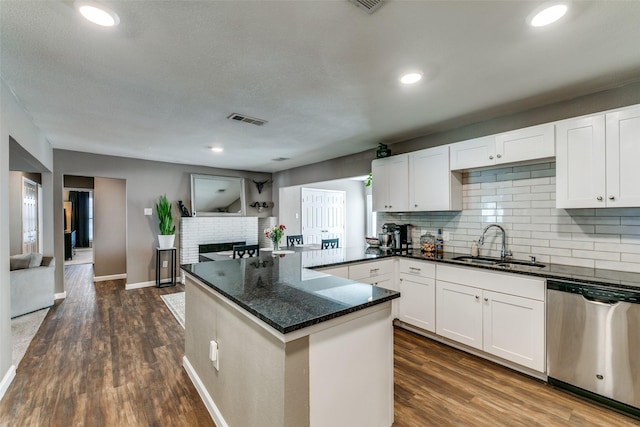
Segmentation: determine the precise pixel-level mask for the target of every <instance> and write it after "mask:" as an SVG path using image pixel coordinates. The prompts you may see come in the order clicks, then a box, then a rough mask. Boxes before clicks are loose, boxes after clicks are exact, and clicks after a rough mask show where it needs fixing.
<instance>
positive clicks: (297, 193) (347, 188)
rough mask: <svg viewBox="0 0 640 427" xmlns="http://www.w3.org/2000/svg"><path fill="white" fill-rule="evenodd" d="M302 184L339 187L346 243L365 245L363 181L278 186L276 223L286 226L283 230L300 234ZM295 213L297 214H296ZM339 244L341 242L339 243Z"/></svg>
mask: <svg viewBox="0 0 640 427" xmlns="http://www.w3.org/2000/svg"><path fill="white" fill-rule="evenodd" d="M302 188H311V189H315V190H339V191H344V192H345V201H346V206H345V237H346V246H358V245H362V246H363V245H365V242H364V236H365V231H366V207H367V204H366V197H365V194H366V191H365V186H364V182H363V181H358V180H354V179H340V180H336V181H326V182H318V183H313V184H306V185H296V186H292V187H286V188H280V189H279V191H280V197H279V199H280V207H279V212H280V217H279V218H280V223H281V224H284V225H285V226H286V227H287V234H302V233H301V228H302V225H301V224H302V199H301V194H302ZM296 214H298V215H297V218H296ZM341 245H342V243H341Z"/></svg>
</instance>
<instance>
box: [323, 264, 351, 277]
mask: <svg viewBox="0 0 640 427" xmlns="http://www.w3.org/2000/svg"><path fill="white" fill-rule="evenodd" d="M315 271H321V272H323V273H326V274H331V275H333V276H337V277H342V278H344V279H348V278H349V267H347V266H344V267H327V268H318V269H317V270H315Z"/></svg>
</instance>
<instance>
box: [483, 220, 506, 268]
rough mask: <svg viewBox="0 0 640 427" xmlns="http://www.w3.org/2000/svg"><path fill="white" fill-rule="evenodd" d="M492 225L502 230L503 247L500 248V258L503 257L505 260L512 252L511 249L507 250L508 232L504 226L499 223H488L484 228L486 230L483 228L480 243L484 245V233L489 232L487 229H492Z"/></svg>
mask: <svg viewBox="0 0 640 427" xmlns="http://www.w3.org/2000/svg"><path fill="white" fill-rule="evenodd" d="M491 227H497V228H499V229H500V231H501V232H502V247H501V248H500V258H502V259H503V260H504V259H506V258H507V257H510V256H511V255H512V253H511V251H508V252H507V248H506V246H505V241H506V240H507V233H506V232H505V231H504V228H502V227H501V226H499V225H498V224H489V225H487V226H486V227H485V228H484V230H482V235H481V236H480V238H479V239H478V244H479V245H480V246H482V245H484V235H485V233H486V232H487V230H488V229H490V228H491Z"/></svg>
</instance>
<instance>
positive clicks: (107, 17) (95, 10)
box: [75, 1, 120, 27]
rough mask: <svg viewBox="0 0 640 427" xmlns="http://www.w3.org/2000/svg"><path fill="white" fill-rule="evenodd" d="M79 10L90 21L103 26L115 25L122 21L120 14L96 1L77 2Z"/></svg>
mask: <svg viewBox="0 0 640 427" xmlns="http://www.w3.org/2000/svg"><path fill="white" fill-rule="evenodd" d="M75 6H76V8H77V9H78V12H80V14H81V15H82V16H83V17H84V18H85V19H86V20H87V21H90V22H93V23H94V24H96V25H100V26H102V27H115V26H116V25H118V24H119V23H120V17H118V14H117V13H115V12H113V11H111V10H109V9H108V8H107V7H105V6H103V5H101V4H99V3H94V2H87V1H80V2H76V3H75Z"/></svg>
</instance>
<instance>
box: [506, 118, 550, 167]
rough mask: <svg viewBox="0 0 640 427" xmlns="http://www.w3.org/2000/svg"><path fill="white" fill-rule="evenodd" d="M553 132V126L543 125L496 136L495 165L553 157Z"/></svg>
mask: <svg viewBox="0 0 640 427" xmlns="http://www.w3.org/2000/svg"><path fill="white" fill-rule="evenodd" d="M553 131H554V125H553V124H544V125H538V126H531V127H528V128H524V129H518V130H514V131H512V132H505V133H501V134H499V135H496V158H495V160H496V164H503V163H515V162H522V161H528V160H534V159H544V158H551V157H553V156H555V154H556V153H555V137H554V134H553Z"/></svg>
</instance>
